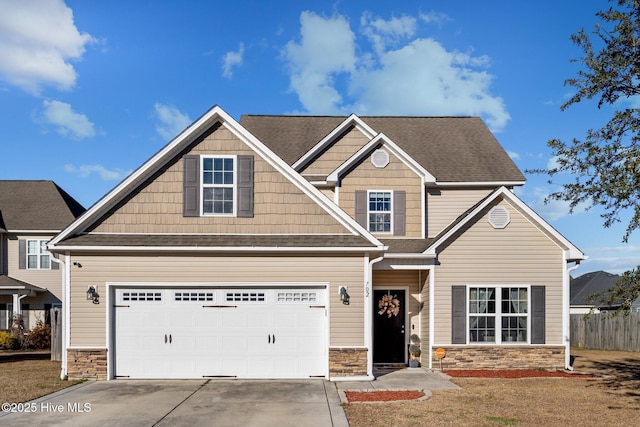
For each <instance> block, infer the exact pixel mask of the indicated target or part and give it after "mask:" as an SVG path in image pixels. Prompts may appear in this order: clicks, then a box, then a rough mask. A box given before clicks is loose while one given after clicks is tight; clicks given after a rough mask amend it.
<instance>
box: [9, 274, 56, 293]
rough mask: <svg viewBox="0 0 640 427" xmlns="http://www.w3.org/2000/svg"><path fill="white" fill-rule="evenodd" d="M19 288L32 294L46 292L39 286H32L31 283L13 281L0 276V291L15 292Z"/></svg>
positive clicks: (11, 278)
mask: <svg viewBox="0 0 640 427" xmlns="http://www.w3.org/2000/svg"><path fill="white" fill-rule="evenodd" d="M20 288H24V289H25V290H28V291H32V292H43V291H46V289H45V288H41V287H40V286H36V285H32V284H31V283H27V282H23V281H22V280H18V279H14V278H13V277H9V276H5V275H4V274H0V291H2V290H15V289H20Z"/></svg>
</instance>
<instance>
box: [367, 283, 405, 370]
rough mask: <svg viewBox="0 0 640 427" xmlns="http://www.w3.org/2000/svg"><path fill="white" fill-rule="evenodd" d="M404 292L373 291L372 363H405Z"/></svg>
mask: <svg viewBox="0 0 640 427" xmlns="http://www.w3.org/2000/svg"><path fill="white" fill-rule="evenodd" d="M405 299H406V298H405V291H403V290H397V289H396V290H374V291H373V363H406V353H407V348H406V344H405V335H404V332H405V331H404V313H405V305H404V304H405Z"/></svg>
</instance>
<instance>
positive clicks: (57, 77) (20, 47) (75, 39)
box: [0, 0, 94, 95]
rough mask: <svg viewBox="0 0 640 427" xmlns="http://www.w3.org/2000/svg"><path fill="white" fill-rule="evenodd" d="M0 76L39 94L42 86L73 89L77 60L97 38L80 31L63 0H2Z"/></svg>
mask: <svg viewBox="0 0 640 427" xmlns="http://www.w3.org/2000/svg"><path fill="white" fill-rule="evenodd" d="M0 10H2V13H0V78H2V79H3V80H5V81H6V82H8V83H10V84H12V85H15V86H18V87H20V88H21V89H23V90H25V91H27V92H30V93H32V94H34V95H38V94H39V93H40V91H41V90H42V87H43V86H54V87H56V88H58V89H62V90H68V89H71V88H72V87H73V86H74V85H75V82H76V71H75V69H74V68H73V66H72V65H71V64H70V62H69V61H70V60H78V59H80V58H81V57H82V55H83V54H84V52H85V46H86V45H87V44H89V43H92V42H93V41H94V39H93V37H91V35H89V34H87V33H80V32H79V31H78V29H77V28H76V26H75V24H74V21H73V11H72V10H71V9H70V8H68V7H67V6H66V5H65V4H64V2H63V1H62V0H20V1H15V0H0Z"/></svg>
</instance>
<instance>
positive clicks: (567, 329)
mask: <svg viewBox="0 0 640 427" xmlns="http://www.w3.org/2000/svg"><path fill="white" fill-rule="evenodd" d="M578 267H580V261H579V260H578V261H576V265H574V266H572V267H568V268H567V269H566V270H565V274H564V277H563V278H562V309H563V310H562V311H563V315H562V334H563V335H564V346H565V350H564V366H565V369H567V370H569V371H573V366H571V314H570V310H569V307H570V306H571V272H572V271H574V270H575V269H577V268H578Z"/></svg>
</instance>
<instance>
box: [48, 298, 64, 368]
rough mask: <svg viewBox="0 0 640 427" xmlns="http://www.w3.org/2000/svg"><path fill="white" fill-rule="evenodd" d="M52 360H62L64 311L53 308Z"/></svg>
mask: <svg viewBox="0 0 640 427" xmlns="http://www.w3.org/2000/svg"><path fill="white" fill-rule="evenodd" d="M51 360H57V361H61V360H62V311H61V310H60V309H59V308H52V309H51Z"/></svg>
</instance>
